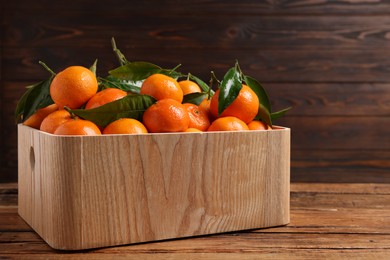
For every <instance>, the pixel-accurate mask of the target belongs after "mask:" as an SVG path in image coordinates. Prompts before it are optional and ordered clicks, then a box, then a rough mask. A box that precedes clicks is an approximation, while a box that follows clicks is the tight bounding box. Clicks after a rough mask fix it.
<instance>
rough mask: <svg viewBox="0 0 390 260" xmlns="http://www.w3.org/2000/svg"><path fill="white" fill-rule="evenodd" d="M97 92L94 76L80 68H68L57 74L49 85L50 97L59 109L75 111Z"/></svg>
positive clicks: (87, 70) (85, 69)
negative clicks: (67, 108)
mask: <svg viewBox="0 0 390 260" xmlns="http://www.w3.org/2000/svg"><path fill="white" fill-rule="evenodd" d="M97 90H98V82H97V79H96V76H95V75H94V74H93V73H92V71H90V70H89V69H87V68H84V67H82V66H70V67H68V68H66V69H64V70H63V71H61V72H59V73H58V74H57V75H56V76H55V77H54V79H53V81H52V83H51V85H50V96H51V97H52V99H53V101H54V103H56V104H57V105H58V107H59V108H63V107H64V106H67V107H69V108H71V109H76V108H79V107H81V106H82V105H83V104H85V103H86V102H87V101H88V100H89V99H90V98H91V97H92V96H93V95H95V94H96V92H97Z"/></svg>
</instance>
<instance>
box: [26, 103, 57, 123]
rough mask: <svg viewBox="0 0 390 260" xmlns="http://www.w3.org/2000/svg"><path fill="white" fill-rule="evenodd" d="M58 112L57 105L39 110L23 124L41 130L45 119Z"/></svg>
mask: <svg viewBox="0 0 390 260" xmlns="http://www.w3.org/2000/svg"><path fill="white" fill-rule="evenodd" d="M56 110H58V106H57V105H56V104H52V105H49V106H47V107H44V108H41V109H38V110H37V111H36V112H35V113H34V114H32V115H31V116H30V117H29V118H27V120H26V121H24V122H23V124H24V125H27V126H29V127H32V128H35V129H39V128H40V127H41V123H42V121H43V120H44V119H45V117H47V116H48V115H50V114H51V113H53V112H54V111H56Z"/></svg>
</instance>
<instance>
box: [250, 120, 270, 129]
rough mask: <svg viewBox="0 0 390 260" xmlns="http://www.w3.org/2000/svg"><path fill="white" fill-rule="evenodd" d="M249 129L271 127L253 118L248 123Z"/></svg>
mask: <svg viewBox="0 0 390 260" xmlns="http://www.w3.org/2000/svg"><path fill="white" fill-rule="evenodd" d="M248 128H249V130H271V129H272V128H271V127H270V126H269V125H267V124H266V123H264V122H261V121H257V120H253V121H252V122H250V123H249V124H248Z"/></svg>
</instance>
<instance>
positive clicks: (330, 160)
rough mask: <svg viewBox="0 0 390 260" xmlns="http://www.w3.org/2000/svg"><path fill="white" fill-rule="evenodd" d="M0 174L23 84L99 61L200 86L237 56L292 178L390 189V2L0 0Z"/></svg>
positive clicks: (8, 170) (7, 162)
mask: <svg viewBox="0 0 390 260" xmlns="http://www.w3.org/2000/svg"><path fill="white" fill-rule="evenodd" d="M1 5H2V6H1V7H0V9H1V54H0V55H1V70H0V73H1V74H0V88H1V92H0V102H1V112H0V113H1V118H0V129H1V133H0V136H1V146H0V147H1V148H0V149H1V156H0V160H1V177H0V181H3V182H7V181H16V179H17V137H16V125H15V122H14V109H15V106H16V102H17V100H18V99H19V98H20V96H21V95H22V93H23V92H24V86H26V85H29V84H31V83H35V82H37V81H40V80H42V79H45V78H46V77H47V76H48V74H47V73H46V71H45V70H44V69H42V67H41V66H40V65H39V64H38V61H39V60H42V61H44V62H46V63H47V64H48V65H49V66H50V67H51V68H52V69H53V70H55V71H59V70H61V69H63V68H65V67H66V66H69V65H76V64H77V65H84V66H89V65H91V64H92V62H93V61H94V59H95V58H98V59H99V64H98V73H99V74H100V75H102V76H104V75H105V73H106V72H107V71H108V70H109V69H112V68H114V67H116V66H117V65H118V64H117V61H116V58H115V56H114V54H113V53H112V50H111V45H110V38H111V37H115V39H116V41H117V44H118V47H119V48H120V49H121V50H122V51H123V52H124V53H125V54H126V56H127V58H128V59H129V60H133V61H136V60H145V61H150V62H154V63H157V64H159V65H161V66H163V67H174V66H175V65H176V64H178V63H181V64H183V66H182V68H181V71H182V72H188V71H190V72H192V73H194V74H196V75H198V76H200V77H202V78H203V79H204V80H208V79H209V72H210V70H214V71H216V73H217V75H218V76H219V77H220V78H222V76H223V74H224V72H225V71H226V70H227V69H228V68H229V67H231V66H233V64H234V62H235V60H236V59H238V60H239V62H240V65H241V68H242V70H243V71H244V72H245V73H246V74H249V75H252V76H254V77H255V78H257V79H259V80H260V81H261V82H262V83H263V84H264V86H265V88H266V89H267V90H268V92H269V95H270V98H271V100H272V104H273V107H274V108H275V110H278V109H282V108H284V107H286V106H293V107H294V109H293V110H292V111H291V112H290V113H289V114H288V115H287V116H286V117H285V118H283V119H281V120H279V121H278V122H277V124H279V125H284V126H288V127H291V128H292V151H291V152H292V153H291V156H292V158H291V159H292V161H291V166H292V169H291V174H292V176H291V177H292V181H309V182H317V181H321V182H390V137H389V136H390V133H389V132H390V1H389V0H377V1H370V0H366V1H365V0H363V1H362V0H350V1H343V0H339V1H338V0H333V1H326V0H324V1H315V0H307V1H290V0H268V1H253V0H252V1H250V0H241V1H233V0H201V1H195V0H190V1H180V0H170V1H129V0H112V1H92V0H80V1H60V2H57V1H54V2H53V1H49V0H37V1H27V0H11V1H5V0H1Z"/></svg>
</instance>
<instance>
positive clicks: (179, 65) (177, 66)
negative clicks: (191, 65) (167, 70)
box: [171, 64, 181, 71]
mask: <svg viewBox="0 0 390 260" xmlns="http://www.w3.org/2000/svg"><path fill="white" fill-rule="evenodd" d="M180 67H181V64H178V65H176V67H174V68H173V69H171V71H175V70H177V69H178V68H180Z"/></svg>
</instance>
